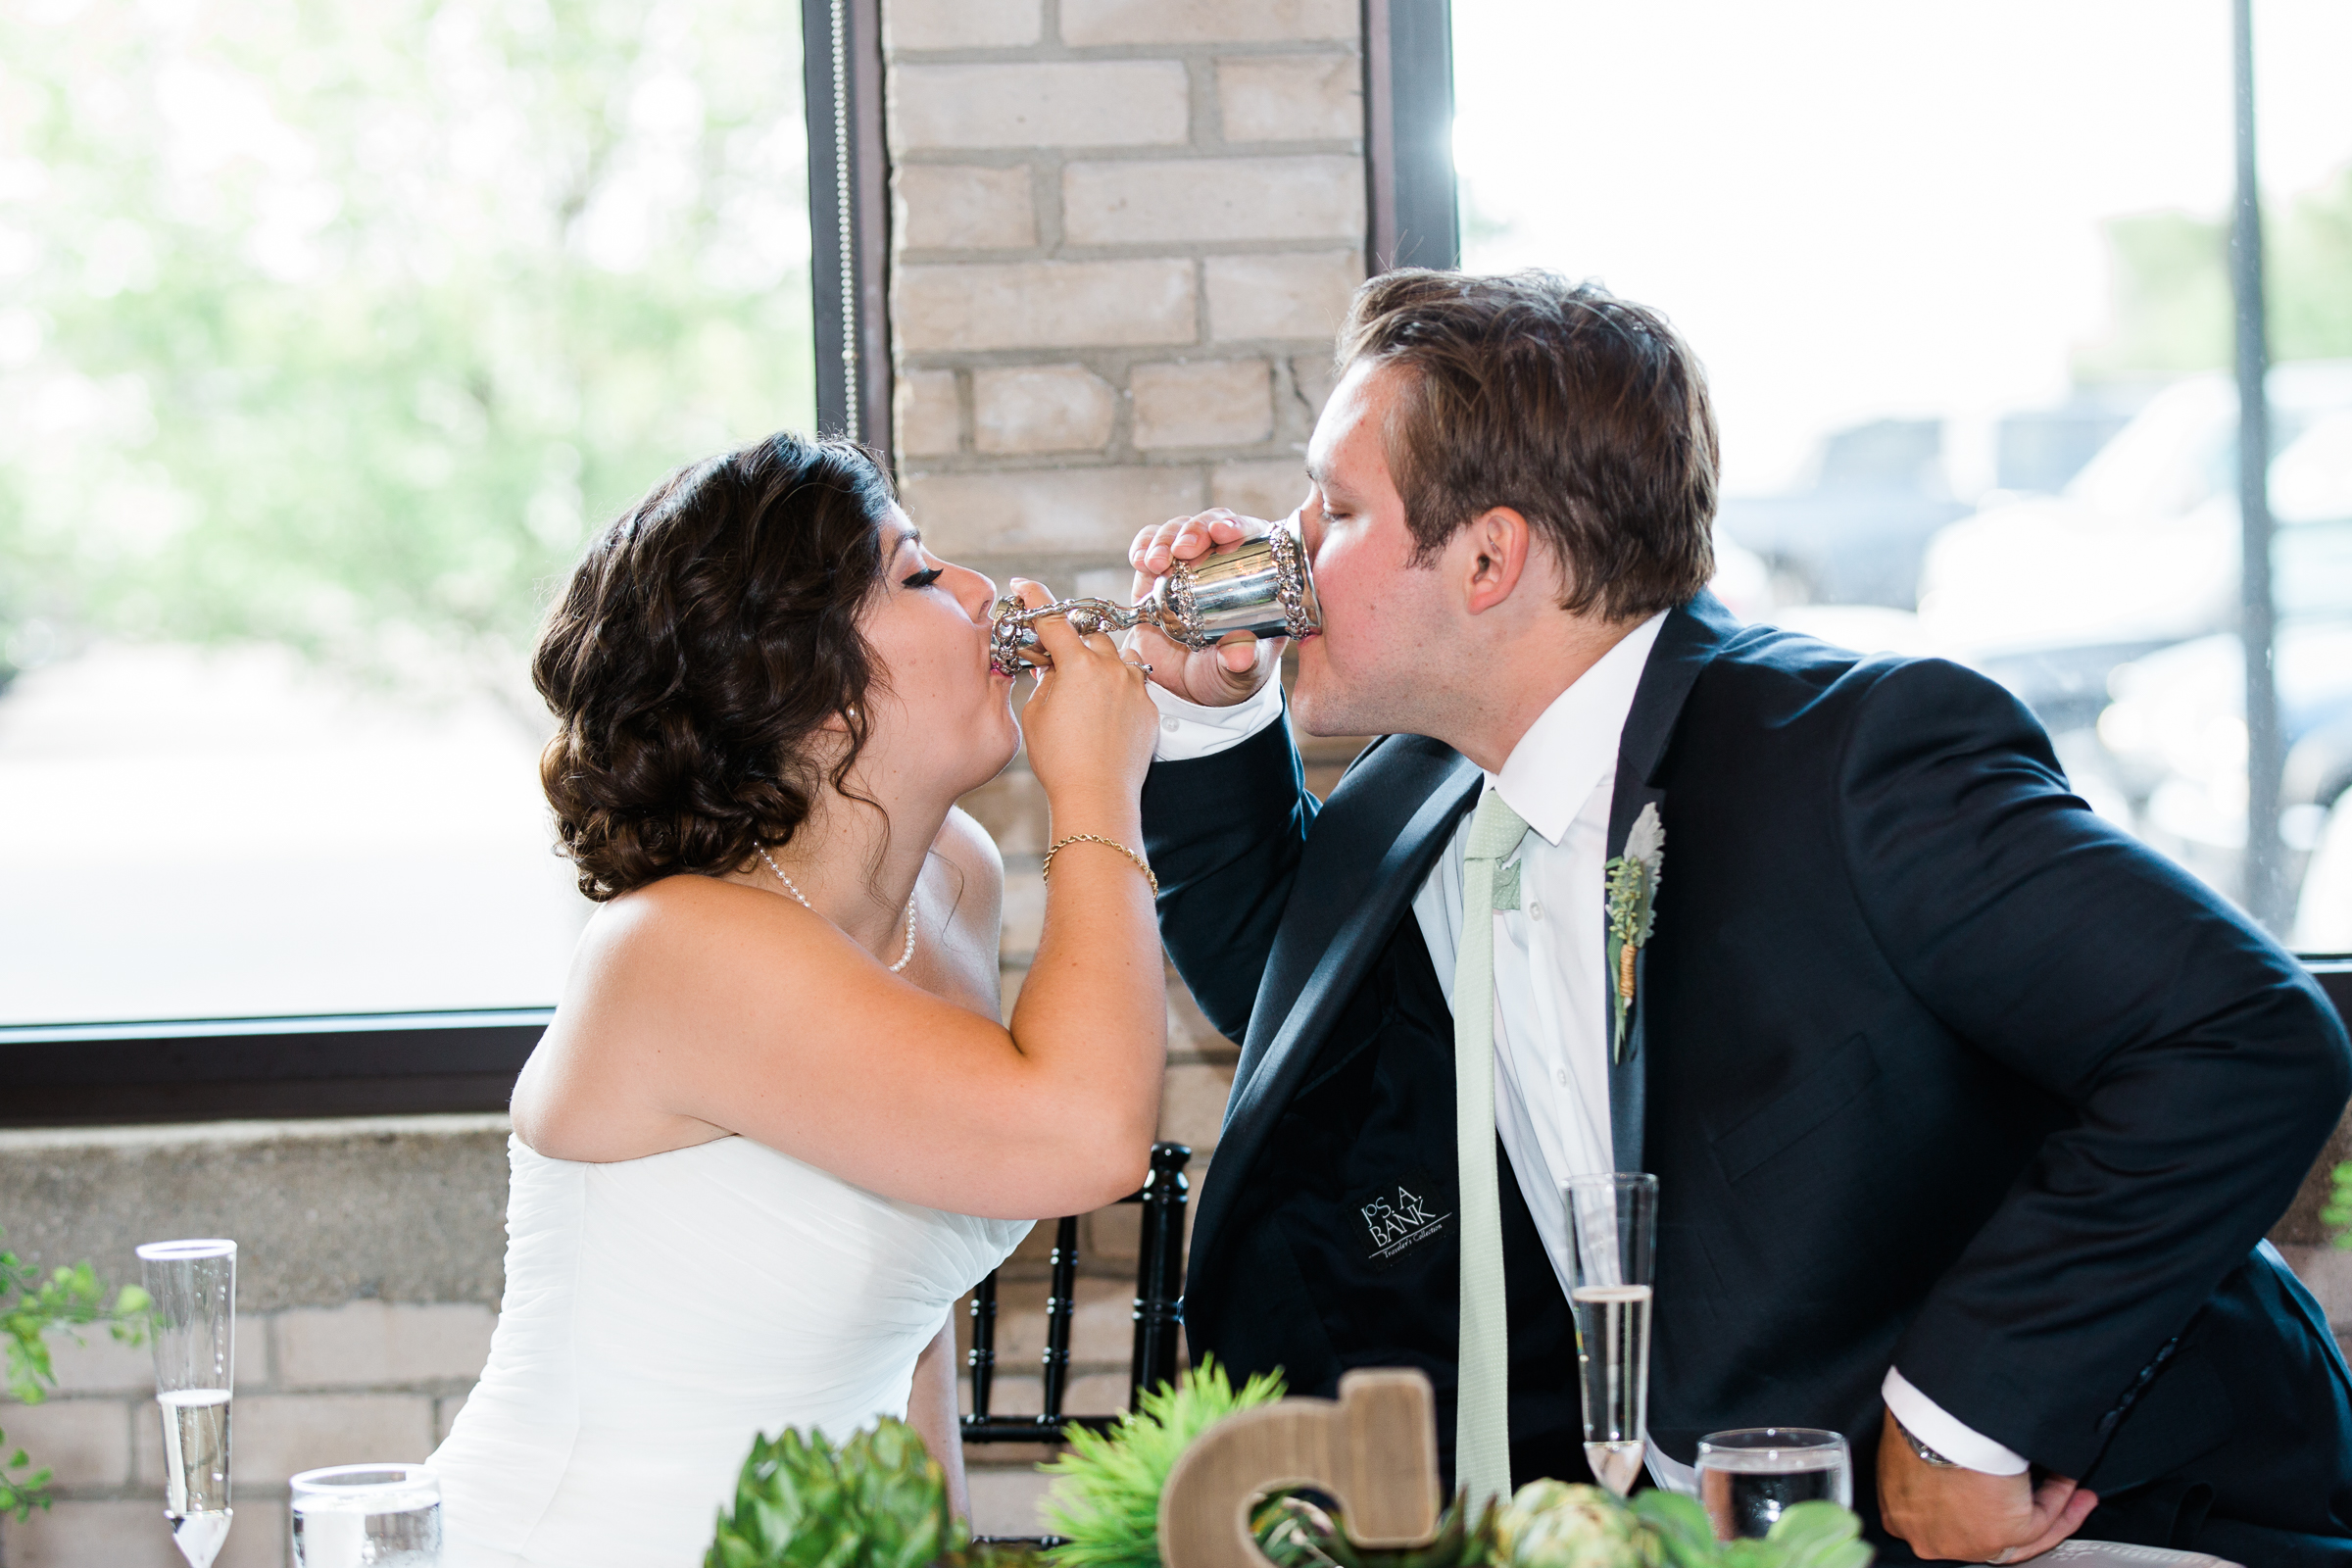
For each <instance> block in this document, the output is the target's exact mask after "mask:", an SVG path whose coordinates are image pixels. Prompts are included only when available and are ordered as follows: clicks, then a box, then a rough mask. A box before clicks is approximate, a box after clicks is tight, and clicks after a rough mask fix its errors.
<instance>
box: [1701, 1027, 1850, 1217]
mask: <svg viewBox="0 0 2352 1568" xmlns="http://www.w3.org/2000/svg"><path fill="white" fill-rule="evenodd" d="M1878 1081H1879V1058H1878V1055H1877V1054H1875V1053H1874V1052H1873V1051H1872V1050H1871V1049H1870V1037H1869V1036H1868V1035H1863V1034H1853V1035H1848V1036H1846V1038H1845V1041H1844V1043H1843V1044H1841V1045H1839V1046H1838V1049H1837V1050H1835V1051H1833V1052H1831V1053H1830V1054H1829V1055H1828V1056H1827V1057H1826V1058H1825V1059H1823V1060H1822V1061H1821V1062H1820V1063H1819V1064H1817V1065H1816V1066H1814V1067H1813V1068H1812V1069H1811V1070H1810V1071H1808V1072H1807V1073H1805V1074H1804V1075H1803V1076H1802V1077H1800V1078H1799V1079H1797V1081H1796V1082H1795V1083H1793V1084H1791V1085H1789V1087H1788V1088H1787V1089H1785V1090H1783V1091H1782V1092H1781V1093H1780V1094H1778V1095H1776V1096H1774V1097H1773V1098H1772V1100H1771V1101H1770V1102H1768V1103H1765V1104H1764V1105H1762V1106H1760V1107H1758V1108H1757V1109H1755V1110H1753V1111H1751V1112H1749V1113H1748V1114H1747V1115H1746V1116H1744V1117H1742V1118H1740V1121H1739V1122H1738V1123H1737V1124H1735V1125H1734V1126H1732V1127H1731V1128H1730V1129H1729V1130H1727V1131H1725V1132H1723V1133H1720V1134H1718V1135H1717V1136H1716V1137H1715V1139H1714V1141H1713V1142H1714V1148H1715V1162H1716V1163H1717V1164H1718V1165H1720V1166H1721V1167H1722V1168H1723V1176H1724V1180H1726V1181H1732V1182H1736V1181H1738V1180H1740V1178H1741V1177H1742V1176H1745V1175H1746V1174H1747V1173H1748V1172H1749V1171H1751V1170H1754V1169H1755V1168H1756V1167H1757V1166H1758V1165H1761V1164H1763V1163H1764V1162H1765V1161H1766V1160H1768V1159H1770V1158H1772V1157H1773V1156H1774V1155H1775V1154H1778V1153H1780V1152H1782V1151H1783V1150H1785V1149H1787V1148H1789V1145H1791V1144H1794V1143H1796V1142H1797V1141H1798V1140H1799V1139H1802V1138H1804V1137H1806V1136H1808V1135H1810V1134H1811V1133H1812V1132H1813V1130H1814V1129H1815V1128H1817V1127H1819V1126H1820V1125H1821V1124H1822V1123H1823V1122H1826V1121H1828V1120H1829V1119H1830V1118H1831V1117H1833V1116H1835V1115H1837V1114H1838V1112H1839V1111H1841V1110H1843V1109H1845V1108H1846V1107H1847V1106H1848V1105H1851V1104H1852V1103H1854V1102H1855V1101H1856V1100H1858V1099H1860V1098H1861V1097H1862V1095H1863V1094H1865V1093H1866V1092H1867V1091H1868V1090H1869V1089H1870V1087H1871V1086H1872V1085H1873V1084H1876V1083H1877V1082H1878Z"/></svg>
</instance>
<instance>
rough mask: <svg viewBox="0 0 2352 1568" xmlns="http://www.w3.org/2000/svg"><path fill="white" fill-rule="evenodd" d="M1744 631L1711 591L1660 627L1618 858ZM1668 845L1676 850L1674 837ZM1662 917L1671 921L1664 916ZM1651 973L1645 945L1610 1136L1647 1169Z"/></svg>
mask: <svg viewBox="0 0 2352 1568" xmlns="http://www.w3.org/2000/svg"><path fill="white" fill-rule="evenodd" d="M1739 629H1740V622H1739V621H1737V620H1736V619H1734V618H1733V617H1732V614H1731V612H1729V611H1727V610H1725V609H1724V608H1723V604H1722V602H1721V601H1719V600H1718V599H1717V598H1716V597H1715V596H1714V595H1713V594H1711V593H1701V594H1700V595H1699V596H1698V597H1697V598H1696V599H1693V600H1692V601H1691V603H1690V604H1689V605H1687V606H1685V607H1683V608H1682V609H1680V610H1676V611H1673V612H1671V613H1668V615H1667V616H1666V623H1665V624H1664V625H1663V626H1661V627H1659V628H1658V640H1657V641H1656V642H1655V643H1654V644H1652V645H1651V647H1650V650H1649V662H1647V663H1645V664H1643V665H1642V682H1641V684H1640V685H1639V686H1637V687H1635V689H1634V706H1633V708H1632V709H1631V710H1630V711H1628V712H1627V713H1626V716H1625V730H1624V733H1623V735H1622V736H1621V737H1620V739H1619V740H1618V743H1617V782H1616V788H1615V791H1614V793H1613V795H1612V797H1611V799H1610V803H1609V846H1608V853H1609V857H1610V858H1612V859H1614V858H1616V857H1617V856H1619V855H1622V854H1624V853H1625V841H1626V837H1627V835H1629V834H1630V833H1632V832H1633V828H1634V818H1636V817H1637V816H1640V815H1641V814H1642V808H1643V807H1645V806H1648V805H1651V804H1652V803H1655V802H1662V801H1664V800H1665V798H1666V792H1665V791H1664V790H1661V789H1659V788H1658V787H1657V785H1656V783H1655V782H1654V780H1655V779H1656V777H1657V773H1658V770H1659V768H1660V767H1661V765H1662V764H1663V763H1664V762H1665V760H1666V746H1667V743H1668V742H1669V741H1671V740H1672V739H1673V738H1674V727H1675V725H1676V723H1678V722H1679V721H1680V720H1681V718H1682V715H1683V703H1684V701H1685V699H1687V698H1688V697H1690V695H1691V683H1692V682H1694V681H1696V680H1697V679H1698V672H1699V670H1700V669H1702V668H1704V667H1705V665H1706V663H1707V661H1709V660H1710V659H1713V658H1714V657H1715V656H1716V655H1717V654H1718V653H1720V652H1721V651H1722V649H1723V645H1724V643H1725V641H1726V640H1727V639H1729V638H1730V637H1731V636H1732V635H1733V633H1735V632H1737V631H1738V630H1739ZM1658 809H1659V811H1660V813H1661V815H1662V814H1663V813H1664V812H1665V810H1666V808H1665V807H1664V806H1663V805H1661V806H1659V808H1658ZM1667 825H1668V826H1669V827H1670V828H1671V826H1672V824H1671V823H1668V824H1667ZM1667 845H1668V849H1669V851H1671V850H1672V847H1673V835H1672V833H1671V832H1670V833H1669V834H1668V836H1667ZM1659 918H1660V919H1663V918H1665V916H1664V915H1663V914H1662V913H1661V914H1660V915H1659ZM1648 968H1649V950H1648V949H1647V948H1646V947H1644V948H1643V949H1642V951H1641V952H1640V953H1638V954H1637V955H1636V956H1635V957H1634V998H1635V1000H1634V1012H1633V1016H1632V1018H1631V1019H1629V1020H1628V1022H1627V1028H1626V1053H1625V1060H1623V1061H1618V1062H1612V1063H1610V1065H1609V1134H1610V1138H1611V1141H1612V1143H1613V1144H1614V1145H1615V1149H1616V1153H1615V1159H1616V1164H1617V1168H1618V1169H1619V1170H1641V1169H1642V1168H1643V1166H1642V1128H1643V1118H1644V1115H1645V1112H1646V1101H1647V1096H1646V1093H1645V1091H1646V1088H1647V1083H1648V1065H1649V1051H1648V1045H1649V1042H1648V1040H1647V1037H1646V1032H1645V1030H1644V1027H1643V1025H1644V1021H1645V1018H1646V1015H1647V1011H1648V1009H1647V1008H1645V1007H1643V1006H1642V1002H1641V998H1642V987H1643V985H1644V984H1645V983H1646V981H1647V978H1648ZM1615 984H1616V977H1615V976H1613V975H1612V976H1609V987H1610V995H1614V987H1615ZM1601 1006H1602V1009H1603V1012H1604V1015H1605V1016H1604V1020H1603V1023H1604V1033H1603V1034H1602V1035H1601V1038H1602V1039H1603V1040H1612V1039H1614V1038H1615V1037H1616V1029H1617V1018H1616V1013H1615V1005H1614V1004H1613V1003H1612V1002H1610V1001H1609V1000H1608V999H1607V998H1606V997H1604V998H1603V1000H1602V1003H1601Z"/></svg>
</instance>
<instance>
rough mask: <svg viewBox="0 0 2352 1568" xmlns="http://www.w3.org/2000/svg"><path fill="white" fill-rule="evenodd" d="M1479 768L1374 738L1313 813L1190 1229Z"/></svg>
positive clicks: (1408, 892) (1442, 840)
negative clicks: (1373, 746) (1374, 750)
mask: <svg viewBox="0 0 2352 1568" xmlns="http://www.w3.org/2000/svg"><path fill="white" fill-rule="evenodd" d="M1481 777H1482V775H1481V774H1480V773H1479V770H1478V767H1477V766H1476V764H1474V763H1472V762H1471V761H1470V760H1469V759H1467V758H1465V757H1463V756H1462V755H1461V754H1460V753H1458V752H1455V751H1454V750H1453V749H1452V748H1450V747H1447V746H1444V745H1441V744H1439V743H1438V742H1436V741H1431V740H1425V739H1422V738H1419V737H1415V736H1397V737H1392V738H1391V739H1389V740H1387V741H1385V742H1383V743H1381V749H1380V754H1379V755H1378V756H1377V757H1373V758H1368V759H1366V760H1365V762H1364V764H1363V765H1362V766H1360V767H1358V768H1356V769H1354V770H1352V771H1351V772H1349V774H1348V777H1347V779H1346V780H1344V781H1343V782H1342V784H1341V787H1340V788H1339V789H1337V790H1334V791H1333V792H1332V797H1331V801H1330V802H1329V804H1327V805H1326V806H1325V807H1324V808H1323V809H1322V811H1321V812H1320V813H1319V814H1318V815H1317V817H1316V819H1315V827H1314V834H1313V836H1312V837H1311V838H1310V839H1309V841H1308V845H1307V858H1306V860H1305V861H1304V862H1303V863H1302V864H1301V865H1300V866H1299V880H1298V882H1297V884H1296V885H1295V886H1296V890H1297V891H1295V892H1294V894H1293V896H1292V900H1291V903H1290V906H1289V907H1288V908H1287V909H1286V910H1285V911H1284V915H1283V921H1282V930H1281V934H1280V936H1278V937H1277V938H1276V939H1275V944H1274V951H1273V953H1272V954H1271V955H1269V956H1268V957H1267V960H1266V977H1265V980H1264V982H1263V983H1262V984H1261V985H1260V986H1259V988H1258V997H1257V1003H1256V1005H1255V1006H1254V1007H1253V1008H1252V1009H1251V1011H1250V1037H1249V1039H1248V1040H1246V1041H1245V1042H1244V1043H1243V1046H1242V1059H1241V1062H1240V1064H1239V1066H1238V1067H1237V1068H1236V1069H1235V1072H1234V1087H1233V1096H1232V1098H1231V1099H1230V1100H1229V1101H1228V1102H1227V1103H1226V1108H1225V1126H1224V1130H1223V1132H1222V1133H1221V1134H1220V1135H1219V1136H1218V1140H1217V1149H1216V1154H1215V1163H1216V1166H1217V1179H1216V1180H1214V1181H1210V1182H1206V1183H1204V1184H1203V1187H1202V1190H1201V1208H1200V1216H1199V1219H1198V1221H1197V1222H1196V1225H1195V1231H1194V1234H1195V1236H1196V1237H1207V1236H1210V1235H1211V1234H1213V1228H1212V1221H1214V1220H1215V1219H1216V1218H1218V1217H1219V1216H1220V1215H1221V1214H1222V1212H1223V1210H1224V1209H1225V1208H1226V1207H1227V1206H1229V1204H1230V1201H1231V1199H1230V1196H1229V1195H1231V1194H1232V1193H1234V1192H1235V1191H1237V1190H1238V1188H1239V1187H1240V1186H1241V1184H1242V1183H1243V1181H1245V1180H1246V1179H1247V1176H1248V1172H1249V1170H1250V1164H1251V1163H1252V1162H1253V1161H1254V1160H1255V1158H1256V1155H1257V1151H1258V1148H1259V1146H1260V1145H1262V1144H1263V1143H1264V1141H1265V1139H1266V1136H1267V1134H1268V1133H1269V1132H1271V1131H1272V1129H1273V1127H1274V1124H1275V1123H1276V1122H1277V1121H1279V1120H1280V1119H1281V1116H1282V1112H1283V1110H1284V1109H1285V1108H1286V1107H1287V1106H1288V1105H1289V1104H1290V1101H1291V1096H1292V1094H1293V1093H1294V1092H1295V1091H1296V1090H1297V1088H1298V1085H1299V1078H1300V1076H1301V1075H1302V1074H1303V1073H1304V1072H1305V1071H1306V1069H1307V1067H1308V1065H1309V1064H1310V1063H1311V1062H1312V1061H1313V1059H1314V1055H1315V1052H1316V1051H1317V1049H1318V1048H1320V1047H1321V1045H1322V1043H1323V1037H1324V1035H1325V1033H1326V1032H1327V1031H1328V1030H1329V1029H1330V1026H1331V1019H1332V1015H1333V1014H1334V1013H1335V1012H1337V1011H1338V1010H1339V1009H1340V1007H1341V1006H1342V1005H1345V1004H1346V1002H1347V1000H1348V997H1349V996H1350V995H1351V994H1352V993H1353V992H1354V990H1355V988H1356V986H1357V985H1358V984H1359V983H1360V982H1361V981H1362V979H1363V976H1364V973H1365V971H1366V969H1367V968H1369V967H1370V965H1371V963H1372V960H1373V959H1374V958H1376V957H1378V956H1380V953H1381V951H1382V950H1383V949H1384V948H1386V947H1387V946H1388V943H1389V939H1390V936H1391V935H1392V934H1393V933H1394V932H1395V931H1396V929H1397V922H1398V921H1399V920H1401V919H1403V918H1404V916H1405V914H1406V912H1407V911H1408V910H1409V909H1410V907H1411V906H1412V902H1413V896H1414V895H1415V894H1417V893H1418V892H1420V890H1421V884H1422V882H1423V881H1424V880H1425V879H1426V878H1427V877H1428V875H1429V868H1430V866H1431V865H1432V864H1434V863H1435V862H1436V860H1437V858H1438V857H1439V855H1441V854H1442V853H1444V851H1445V848H1446V840H1447V838H1448V836H1449V835H1450V834H1451V833H1452V831H1453V826H1454V823H1455V822H1456V821H1458V820H1459V819H1460V817H1461V814H1462V813H1463V812H1464V811H1466V810H1468V809H1470V808H1471V807H1472V806H1474V805H1476V804H1477V801H1478V790H1479V784H1480V781H1481Z"/></svg>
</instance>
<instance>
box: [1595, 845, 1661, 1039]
mask: <svg viewBox="0 0 2352 1568" xmlns="http://www.w3.org/2000/svg"><path fill="white" fill-rule="evenodd" d="M1603 870H1604V872H1605V876H1606V883H1605V885H1606V887H1607V889H1608V894H1609V936H1608V940H1609V949H1608V952H1609V974H1610V976H1611V978H1612V979H1613V980H1614V981H1615V982H1616V983H1615V984H1614V985H1613V986H1612V987H1611V988H1610V989H1611V990H1612V991H1613V992H1614V993H1615V996H1616V1003H1617V1007H1616V1011H1617V1037H1616V1039H1615V1041H1614V1042H1613V1043H1612V1044H1611V1045H1610V1047H1609V1059H1610V1060H1611V1061H1623V1060H1624V1059H1625V1036H1626V1026H1627V1024H1628V1023H1629V1022H1630V1021H1631V1019H1632V1018H1633V1015H1634V959H1635V957H1636V956H1637V955H1639V954H1640V953H1641V951H1642V947H1643V945H1645V944H1646V943H1647V942H1648V941H1649V933H1650V929H1651V927H1653V926H1655V925H1656V924H1657V899H1658V882H1659V880H1660V879H1661V878H1662V877H1663V876H1664V875H1665V874H1666V828H1665V825H1664V824H1663V823H1661V822H1660V821H1659V820H1658V803H1657V802H1655V801H1652V802H1650V803H1649V804H1648V805H1647V806H1644V807H1643V808H1642V814H1641V815H1639V816H1637V817H1635V818H1634V826H1633V830H1632V831H1631V832H1629V833H1627V834H1626V836H1625V853H1624V854H1622V855H1620V856H1618V857H1617V858H1615V859H1613V860H1611V861H1610V862H1609V863H1608V864H1607V866H1605V867H1603Z"/></svg>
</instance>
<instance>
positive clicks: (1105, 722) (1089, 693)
mask: <svg viewBox="0 0 2352 1568" xmlns="http://www.w3.org/2000/svg"><path fill="white" fill-rule="evenodd" d="M1013 591H1014V592H1015V593H1016V594H1018V595H1019V596H1020V600H1021V603H1022V604H1024V605H1027V606H1028V607H1030V608H1031V609H1036V608H1037V607H1038V606H1041V605H1046V604H1051V603H1052V602H1053V595H1052V594H1051V593H1050V592H1048V591H1047V589H1046V587H1045V586H1044V585H1043V584H1042V583H1034V582H1029V581H1027V580H1025V579H1020V578H1016V579H1014V582H1013ZM1036 630H1037V638H1038V641H1039V642H1040V643H1042V644H1043V645H1044V646H1045V649H1046V652H1047V653H1048V654H1050V655H1052V656H1053V661H1054V662H1053V667H1052V668H1050V669H1047V668H1040V669H1038V670H1037V671H1036V675H1037V689H1036V691H1035V692H1034V693H1033V694H1032V695H1031V696H1030V699H1029V703H1028V706H1027V707H1026V708H1025V709H1024V710H1023V711H1022V713H1021V734H1022V739H1023V740H1024V742H1025V743H1026V744H1027V746H1028V748H1029V767H1030V770H1031V771H1032V772H1034V773H1035V774H1036V775H1037V781H1038V783H1039V785H1040V786H1042V787H1043V788H1044V790H1045V792H1046V800H1047V802H1048V804H1049V805H1050V806H1051V807H1052V809H1053V813H1054V837H1055V838H1057V839H1058V838H1061V837H1063V836H1065V835H1067V834H1070V833H1101V834H1103V835H1104V836H1106V837H1111V838H1117V839H1119V840H1120V842H1122V843H1125V844H1131V845H1135V846H1137V847H1139V848H1140V847H1141V844H1142V839H1143V828H1142V820H1141V816H1140V813H1139V810H1138V806H1137V802H1138V798H1139V795H1140V793H1141V791H1142V789H1143V784H1144V772H1145V770H1146V769H1147V768H1149V767H1150V766H1151V765H1152V743H1153V741H1154V739H1155V738H1156V736H1157V734H1158V711H1157V710H1156V709H1154V708H1153V707H1152V699H1151V697H1150V696H1149V695H1148V694H1147V693H1146V692H1145V689H1144V686H1145V680H1146V676H1145V673H1144V670H1143V669H1142V667H1141V666H1140V665H1138V664H1136V663H1134V662H1129V661H1127V660H1124V659H1122V658H1121V657H1120V656H1119V650H1118V645H1117V644H1116V643H1115V642H1113V641H1112V639H1111V638H1110V636H1109V635H1108V634H1106V633H1103V632H1097V633H1094V634H1093V635H1091V636H1085V637H1082V636H1080V635H1079V634H1078V632H1077V630H1076V629H1075V628H1073V627H1072V626H1071V625H1070V623H1069V622H1068V621H1066V620H1064V619H1062V618H1061V617H1060V616H1058V615H1049V616H1046V617H1044V618H1043V619H1041V620H1039V621H1038V622H1037V624H1036Z"/></svg>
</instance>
